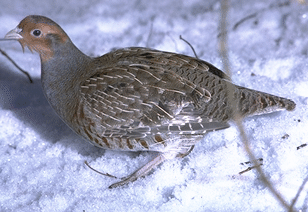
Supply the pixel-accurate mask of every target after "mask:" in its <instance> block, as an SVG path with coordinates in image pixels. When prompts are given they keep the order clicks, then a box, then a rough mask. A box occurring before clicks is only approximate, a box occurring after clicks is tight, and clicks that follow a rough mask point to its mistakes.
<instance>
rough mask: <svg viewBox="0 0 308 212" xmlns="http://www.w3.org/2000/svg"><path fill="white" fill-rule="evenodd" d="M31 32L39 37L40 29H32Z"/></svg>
mask: <svg viewBox="0 0 308 212" xmlns="http://www.w3.org/2000/svg"><path fill="white" fill-rule="evenodd" d="M31 34H32V35H34V36H35V37H39V36H40V35H41V34H42V32H41V30H38V29H34V30H32V32H31Z"/></svg>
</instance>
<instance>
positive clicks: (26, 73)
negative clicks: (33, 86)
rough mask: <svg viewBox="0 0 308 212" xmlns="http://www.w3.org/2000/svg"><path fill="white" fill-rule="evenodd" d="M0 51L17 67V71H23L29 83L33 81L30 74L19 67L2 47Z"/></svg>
mask: <svg viewBox="0 0 308 212" xmlns="http://www.w3.org/2000/svg"><path fill="white" fill-rule="evenodd" d="M0 53H1V54H3V55H4V56H5V57H6V58H7V59H8V60H9V61H11V63H13V65H14V66H15V67H16V68H17V69H19V71H21V72H22V73H24V74H25V75H26V76H27V77H28V79H29V81H30V83H33V80H32V78H31V76H30V74H29V73H28V72H26V71H24V70H23V69H22V68H20V67H19V65H17V64H16V63H15V61H14V60H13V59H12V58H11V57H10V56H9V55H8V54H7V53H6V52H5V51H3V50H2V49H0Z"/></svg>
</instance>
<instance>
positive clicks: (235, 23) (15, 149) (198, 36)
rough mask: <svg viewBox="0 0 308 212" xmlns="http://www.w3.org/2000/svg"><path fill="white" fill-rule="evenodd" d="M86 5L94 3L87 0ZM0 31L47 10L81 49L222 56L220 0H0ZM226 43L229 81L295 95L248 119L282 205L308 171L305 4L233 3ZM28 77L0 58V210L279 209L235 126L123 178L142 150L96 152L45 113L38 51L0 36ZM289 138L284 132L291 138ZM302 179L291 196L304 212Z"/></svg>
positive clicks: (306, 200)
mask: <svg viewBox="0 0 308 212" xmlns="http://www.w3.org/2000/svg"><path fill="white" fill-rule="evenodd" d="M89 2H90V1H89ZM0 8H1V10H0V23H1V27H0V37H3V36H4V35H5V34H6V33H7V32H8V31H9V30H11V29H13V28H14V27H15V26H16V25H17V24H18V23H19V21H20V20H22V19H23V18H24V17H25V16H26V15H29V14H41V15H45V16H48V17H50V18H51V19H53V20H54V21H56V22H57V23H58V24H60V25H61V26H62V27H63V29H64V30H65V31H66V32H67V33H68V35H69V36H70V37H71V39H72V40H73V42H74V43H75V44H76V45H77V46H78V47H79V48H80V49H81V50H82V51H83V52H85V53H86V54H88V55H92V56H98V55H102V54H104V53H107V52H109V51H110V50H112V48H115V47H116V48H118V47H128V46H142V47H144V46H147V47H151V48H156V49H159V50H165V51H172V52H178V53H184V54H187V55H192V51H191V49H190V48H189V46H188V45H187V44H185V43H184V42H183V41H181V40H179V35H182V36H183V37H184V38H185V39H187V40H188V41H190V43H191V44H192V45H193V46H194V47H195V49H196V51H197V54H198V55H199V57H200V58H202V59H204V60H206V61H208V62H211V63H213V64H214V65H215V66H217V67H222V63H221V58H220V56H219V53H218V50H217V49H218V42H217V36H218V34H219V31H218V29H219V17H220V4H219V1H214V0H208V1H202V0H190V1H185V0H182V1H179V0H169V1H148V0H136V1H98V0H96V1H92V3H88V1H79V3H76V1H72V0H71V1H63V0H61V1H60V0H56V1H51V0H50V1H41V0H26V1H20V0H10V1H1V2H0ZM228 33H229V49H230V52H229V54H230V62H231V68H232V73H233V75H232V79H233V81H234V83H236V84H238V85H242V86H245V87H249V88H253V89H256V90H261V91H265V92H268V93H272V94H275V95H279V96H283V97H287V98H291V99H293V100H294V101H295V102H296V103H297V107H296V110H295V111H293V112H286V111H283V112H279V113H273V114H269V115H262V116H255V117H251V118H247V119H246V120H245V122H244V125H245V128H246V130H247V134H248V136H249V138H250V140H251V147H252V149H253V151H254V153H255V155H256V157H257V158H263V163H264V165H263V166H262V168H263V170H264V172H265V174H266V176H267V177H268V178H269V179H270V180H271V181H272V182H273V185H274V186H275V188H276V189H277V190H278V191H279V192H280V193H281V194H282V196H283V197H284V198H285V199H286V200H287V202H288V203H290V202H291V201H292V199H293V198H294V196H295V195H296V193H297V190H298V188H299V187H300V185H301V184H302V182H303V180H304V179H305V177H306V176H307V175H308V160H307V157H308V147H304V148H302V149H299V150H297V148H296V147H297V146H300V145H301V144H304V143H308V127H307V126H308V110H307V107H308V63H307V55H308V6H307V5H306V6H305V5H301V4H299V3H298V2H297V1H295V0H293V1H288V0H284V1H282V0H281V1H276V0H267V1H252V0H242V1H239V0H238V1H232V2H231V4H230V13H229V25H228ZM0 48H1V49H2V50H5V51H6V52H7V53H8V54H9V55H10V56H11V57H13V58H14V60H15V61H16V62H17V63H18V64H19V65H21V66H22V68H24V69H25V70H27V71H29V73H30V74H31V76H32V77H33V78H34V84H30V83H29V82H28V81H27V79H26V78H25V76H24V75H22V74H20V73H19V72H18V70H17V69H16V68H15V67H14V66H13V65H12V64H11V63H10V62H9V61H8V60H7V59H6V58H5V57H3V56H2V55H0V64H1V66H0V164H1V165H0V211H14V212H15V211H48V212H50V211H80V212H82V211H87V212H88V211H91V212H94V211H125V212H128V211H177V212H178V211H185V212H186V211H283V210H284V209H283V208H282V207H281V206H280V204H279V203H278V202H277V201H276V200H275V198H274V197H273V196H272V195H271V193H270V192H269V191H268V189H267V188H266V187H265V186H264V185H263V184H262V182H261V181H260V179H259V177H258V175H257V174H256V171H255V170H253V171H250V172H247V173H245V174H243V175H239V174H238V173H239V172H240V171H243V170H245V169H246V168H247V166H243V165H240V163H242V162H246V161H248V160H249V159H248V156H247V154H246V153H245V151H244V150H243V144H242V142H241V140H240V139H239V133H238V131H237V128H236V126H235V125H234V124H232V126H231V127H230V128H229V129H226V130H223V131H219V132H215V133H209V134H208V135H207V136H206V137H205V139H204V140H203V141H202V142H200V143H199V144H198V145H197V146H196V147H195V149H194V150H193V152H192V153H191V154H190V155H188V156H187V157H186V158H184V159H183V160H180V159H176V160H173V161H168V162H166V163H164V164H163V165H161V166H159V168H158V169H156V170H155V172H153V173H152V174H151V175H149V176H147V177H146V178H143V179H139V180H137V181H136V182H134V183H133V184H130V185H128V186H125V187H120V188H117V189H113V190H109V189H107V188H108V186H109V185H110V184H112V183H114V182H116V180H114V179H112V178H108V177H105V176H101V175H99V174H97V173H95V172H93V171H91V170H90V169H89V168H88V167H86V166H85V165H84V161H85V160H87V161H88V162H89V163H90V164H91V166H93V167H95V168H96V169H98V170H100V171H102V172H108V173H110V174H113V175H116V176H118V177H123V176H126V175H128V174H129V173H131V172H133V171H134V170H136V169H137V168H138V167H140V166H141V165H143V164H145V163H146V162H147V161H148V160H150V159H151V158H152V156H153V155H152V154H151V153H148V152H142V153H130V152H128V153H126V152H125V153H122V152H113V151H105V150H102V149H98V148H95V147H93V146H91V145H90V144H88V143H87V142H85V141H83V140H82V139H80V138H79V137H78V136H76V135H75V134H74V133H73V132H72V131H71V130H70V129H69V128H68V127H66V125H65V124H63V123H62V122H61V120H60V119H59V118H58V117H57V115H56V114H55V113H54V112H53V111H52V109H51V108H50V106H49V105H48V103H47V101H46V100H45V97H44V95H43V93H42V90H41V85H40V61H39V57H38V55H37V54H31V53H30V52H29V51H26V52H25V53H24V54H23V53H22V50H21V47H20V45H19V44H18V43H17V42H13V41H10V42H1V43H0ZM287 135H288V136H287ZM307 193H308V185H306V186H305V187H304V190H303V191H302V193H301V194H300V196H299V199H298V201H297V203H296V205H295V206H296V210H297V211H300V210H302V211H308V194H307Z"/></svg>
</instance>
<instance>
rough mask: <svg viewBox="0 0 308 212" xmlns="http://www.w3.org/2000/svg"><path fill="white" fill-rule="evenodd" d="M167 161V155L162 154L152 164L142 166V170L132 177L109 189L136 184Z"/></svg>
mask: <svg viewBox="0 0 308 212" xmlns="http://www.w3.org/2000/svg"><path fill="white" fill-rule="evenodd" d="M165 160H166V157H165V155H164V154H163V153H160V154H159V155H158V156H156V157H155V158H154V159H153V160H151V161H150V162H148V163H147V164H145V165H144V166H142V167H141V168H140V169H138V170H137V171H135V172H134V173H132V174H131V175H129V176H128V177H126V178H125V179H123V180H122V181H120V182H117V183H114V184H112V185H110V186H109V188H116V187H118V186H122V185H125V184H128V183H130V182H134V181H135V180H137V179H138V178H140V177H143V176H145V175H147V174H148V173H149V172H150V171H151V170H152V169H154V168H155V167H156V166H158V165H159V164H161V163H162V162H164V161H165Z"/></svg>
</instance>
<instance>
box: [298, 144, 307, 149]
mask: <svg viewBox="0 0 308 212" xmlns="http://www.w3.org/2000/svg"><path fill="white" fill-rule="evenodd" d="M305 146H307V144H302V145H300V146H298V147H296V150H299V149H301V148H304V147H305Z"/></svg>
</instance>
